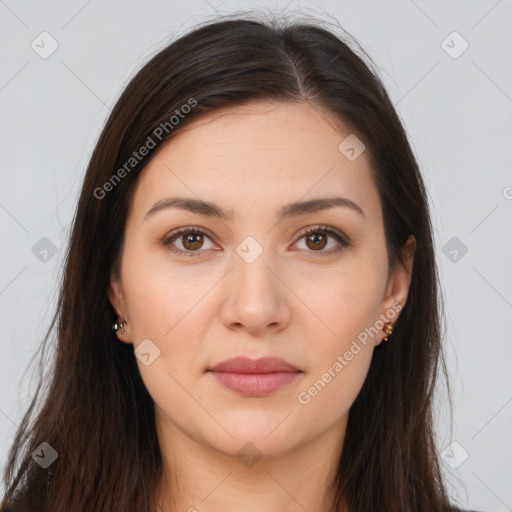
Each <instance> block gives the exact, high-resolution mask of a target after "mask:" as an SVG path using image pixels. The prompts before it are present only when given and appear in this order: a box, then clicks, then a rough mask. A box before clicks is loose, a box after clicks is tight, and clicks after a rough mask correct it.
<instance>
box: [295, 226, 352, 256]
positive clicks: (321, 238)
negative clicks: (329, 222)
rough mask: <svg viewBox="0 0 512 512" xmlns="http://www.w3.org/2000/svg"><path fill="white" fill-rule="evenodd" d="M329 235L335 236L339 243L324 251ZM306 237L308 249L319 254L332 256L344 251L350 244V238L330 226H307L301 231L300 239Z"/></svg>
mask: <svg viewBox="0 0 512 512" xmlns="http://www.w3.org/2000/svg"><path fill="white" fill-rule="evenodd" d="M328 237H331V238H334V239H335V240H336V241H337V242H338V245H337V246H336V245H335V246H334V247H331V248H330V249H329V250H328V251H322V249H324V248H325V247H326V245H327V239H328ZM303 238H305V244H306V251H308V252H309V253H318V255H319V256H330V255H332V254H336V253H338V252H340V251H342V250H343V249H344V248H345V247H348V246H349V245H350V243H349V241H348V239H347V238H346V237H345V236H344V235H342V233H341V232H339V231H338V230H337V229H334V228H331V227H329V226H313V227H311V228H306V229H304V230H302V231H301V233H300V239H299V241H300V240H302V239H303Z"/></svg>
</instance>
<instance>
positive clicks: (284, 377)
mask: <svg viewBox="0 0 512 512" xmlns="http://www.w3.org/2000/svg"><path fill="white" fill-rule="evenodd" d="M211 373H213V375H214V376H215V377H216V378H217V379H218V380H219V382H220V383H221V384H224V386H226V387H227V388H229V389H231V390H232V391H236V392H237V393H241V394H242V395H246V396H265V395H268V394H270V393H273V392H274V391H277V390H278V389H280V388H282V387H283V386H286V385H287V384H290V382H293V381H294V380H295V379H296V378H297V377H298V376H299V375H300V374H301V373H302V372H293V373H290V372H274V373H229V372H211Z"/></svg>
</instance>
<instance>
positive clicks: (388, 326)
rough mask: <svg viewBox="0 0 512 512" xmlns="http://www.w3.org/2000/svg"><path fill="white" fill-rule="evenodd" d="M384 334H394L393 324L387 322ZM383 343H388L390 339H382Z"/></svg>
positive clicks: (385, 337)
mask: <svg viewBox="0 0 512 512" xmlns="http://www.w3.org/2000/svg"><path fill="white" fill-rule="evenodd" d="M384 332H385V333H386V334H388V335H389V334H391V333H392V332H393V324H392V323H391V322H386V323H385V324H384ZM382 341H386V342H387V341H388V337H387V336H384V338H382Z"/></svg>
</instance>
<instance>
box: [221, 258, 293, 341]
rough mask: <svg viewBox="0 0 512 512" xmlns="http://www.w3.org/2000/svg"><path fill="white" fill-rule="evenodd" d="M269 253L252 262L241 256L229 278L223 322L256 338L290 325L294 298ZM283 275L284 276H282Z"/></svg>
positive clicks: (226, 279)
mask: <svg viewBox="0 0 512 512" xmlns="http://www.w3.org/2000/svg"><path fill="white" fill-rule="evenodd" d="M273 263H275V262H272V261H271V258H270V257H267V255H266V253H265V251H263V253H262V254H261V255H260V256H259V257H258V258H257V259H256V260H255V261H252V262H251V263H248V262H247V261H245V260H244V259H243V258H242V257H239V255H238V254H237V255H236V256H235V257H234V258H233V267H232V269H231V271H230V272H229V273H228V275H226V276H225V278H224V279H225V283H224V297H223V299H224V300H223V303H222V306H221V312H220V315H221V320H222V322H223V324H224V325H225V326H226V328H228V329H230V330H239V331H242V330H246V331H247V332H248V333H250V334H251V335H253V336H258V335H265V334H266V333H267V331H270V332H271V333H272V334H275V333H277V332H279V331H281V330H283V329H286V327H287V326H288V324H289V322H290V318H291V311H290V303H289V301H290V298H291V296H292V295H293V294H292V293H291V292H290V291H289V289H288V288H287V286H286V285H285V284H284V281H285V280H284V276H283V275H282V272H280V271H279V267H278V265H275V264H273ZM280 274H281V275H280Z"/></svg>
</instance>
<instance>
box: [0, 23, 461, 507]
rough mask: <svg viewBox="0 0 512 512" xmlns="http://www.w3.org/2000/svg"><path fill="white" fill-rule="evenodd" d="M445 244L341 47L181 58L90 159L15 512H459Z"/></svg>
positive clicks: (313, 40)
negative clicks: (447, 438)
mask: <svg viewBox="0 0 512 512" xmlns="http://www.w3.org/2000/svg"><path fill="white" fill-rule="evenodd" d="M431 229H432V228H431V221H430V216H429V210H428V202H427V196H426V192H425V187H424V183H423V181H422V177H421V174H420V171H419V169H418V164H417V162H416V160H415V157H414V155H413V153H412V151H411V148H410V145H409V143H408V140H407V137H406V134H405V133H404V129H403V127H402V125H401V123H400V120H399V118H398V117H397V114H396V112H395V110H394V107H393V105H392V103H391V101H390V99H389V97H388V95H387V93H386V91H385V89H384V87H383V85H382V84H381V82H380V81H379V79H378V78H377V76H376V73H375V72H373V71H372V70H371V69H370V68H369V67H368V66H367V65H366V64H365V63H364V61H363V60H362V58H361V57H360V56H358V55H357V53H356V52H355V51H353V50H351V49H350V47H349V46H348V44H347V43H345V42H343V41H342V40H340V39H339V38H338V37H337V36H336V35H334V34H333V33H331V32H329V31H328V30H327V29H324V28H321V27H320V25H319V24H316V25H314V24H289V25H287V24H286V23H284V22H280V21H267V22H263V21H260V20H257V19H251V18H250V17H245V18H235V19H231V20H221V21H216V22H213V23H208V24H205V25H204V26H200V27H198V28H196V29H195V30H193V31H191V32H190V33H188V34H187V35H185V36H184V37H181V38H180V39H178V40H177V41H175V42H174V43H172V44H170V45H169V46H168V47H166V48H164V49H163V50H162V51H160V52H159V53H158V54H157V55H156V56H155V57H153V58H152V59H151V60H150V61H149V62H148V63H147V64H146V65H145V66H144V67H143V68H142V69H141V70H140V71H139V72H138V74H137V75H136V76H135V77H134V78H133V80H132V81H131V82H130V83H129V84H128V86H127V87H126V89H125V90H124V92H123V94H122V95H121V97H120V99H119V100H118V102H117V104H116V105H115V107H114V109H113V111H112V113H111V115H110V117H109V119H108V121H107V123H106V125H105V127H104V129H103V132H102V134H101V136H100V138H99V140H98V143H97V145H96V148H95V150H94V152H93V155H92V157H91V160H90V163H89V166H88V169H87V172H86V176H85V180H84V184H83V187H82V191H81V195H80V200H79V204H78V208H77V212H76V217H75V219H74V225H73V230H72V234H71V240H70V246H69V252H68V254H67V260H66V264H65V271H64V279H63V283H62V288H61V294H60V300H59V303H58V310H57V312H56V315H55V317H54V321H53V324H52V326H54V325H55V326H56V327H57V333H58V350H57V354H56V359H55V366H54V368H53V372H52V379H51V382H50V383H49V387H48V390H47V393H46V394H45V397H44V400H43V403H42V406H41V408H40V410H39V411H38V413H37V416H36V418H35V420H34V422H33V424H32V425H30V426H29V419H30V415H31V413H32V410H33V409H34V407H35V404H36V400H37V403H39V399H38V396H36V397H35V398H34V400H33V402H32V404H31V407H30V409H29V411H28V412H27V414H26V417H25V418H24V421H23V425H22V427H21V428H20V430H19V432H18V434H17V436H16V439H15V443H14V445H13V447H12V450H11V453H10V458H9V463H8V466H7V470H6V474H5V477H4V478H5V483H6V488H7V493H6V496H5V498H4V500H3V502H4V510H12V511H18V510H19V511H21V510H23V511H25V510H45V511H46V510H48V511H52V512H61V511H66V512H70V511H72V512H79V511H80V512H82V511H90V510H94V511H96V512H99V511H105V512H107V511H109V512H110V511H112V510H117V511H123V512H124V511H126V512H128V511H130V512H132V511H149V510H150V511H164V512H176V511H182V510H183V511H185V510H188V511H190V512H192V511H196V510H197V511H203V510H204V511H217V510H219V511H220V510H222V511H226V510H244V511H249V512H250V511H256V510H258V511H259V510H265V511H269V512H274V511H275V512H277V511H295V510H308V511H338V512H341V511H343V512H369V511H372V512H373V511H377V510H378V511H381V510H382V511H391V510H392V511H394V512H395V511H396V512H411V511H417V512H422V511H424V512H427V511H428V512H432V511H439V512H442V511H453V510H456V509H455V508H453V507H452V506H451V505H450V503H449V498H448V496H447V492H446V490H445V486H444V483H443V478H442V473H441V465H440V460H439V457H438V452H437V449H436V446H435V443H434V433H433V426H432V425H433V418H432V405H433V404H432V401H433V389H434V385H435V382H436V378H437V375H438V371H439V369H441V370H442V371H443V372H444V373H445V374H446V370H445V366H444V361H443V359H442V352H441V322H440V314H441V311H440V310H439V307H438V282H437V272H436V263H435V257H434V249H433V243H432V233H431ZM47 338H48V335H47ZM18 466H19V467H18Z"/></svg>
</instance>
